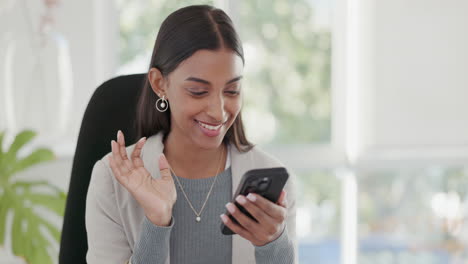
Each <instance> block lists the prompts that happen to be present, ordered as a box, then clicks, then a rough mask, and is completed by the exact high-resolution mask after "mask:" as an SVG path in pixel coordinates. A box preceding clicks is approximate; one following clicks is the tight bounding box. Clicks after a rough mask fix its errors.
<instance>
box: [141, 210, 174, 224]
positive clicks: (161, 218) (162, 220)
mask: <svg viewBox="0 0 468 264" xmlns="http://www.w3.org/2000/svg"><path fill="white" fill-rule="evenodd" d="M146 218H148V220H150V222H151V223H153V225H156V226H169V225H170V224H171V219H172V208H170V209H168V210H167V211H166V213H164V214H151V213H149V214H146Z"/></svg>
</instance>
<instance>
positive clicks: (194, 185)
mask: <svg viewBox="0 0 468 264" xmlns="http://www.w3.org/2000/svg"><path fill="white" fill-rule="evenodd" d="M228 165H229V157H228V160H227V162H226V166H228ZM175 177H177V176H175ZM178 179H179V181H180V183H181V184H182V186H183V188H184V190H185V193H186V194H187V196H188V198H189V199H190V201H191V203H192V205H193V207H194V208H195V210H196V211H197V212H199V210H200V209H201V207H202V205H203V202H204V201H205V199H206V195H207V193H208V191H209V189H210V187H211V184H212V183H213V180H214V177H210V178H205V179H186V178H182V177H178ZM175 184H176V189H177V201H176V203H175V205H174V208H173V211H172V212H173V217H172V220H171V224H170V226H168V227H160V226H155V225H154V224H152V223H151V222H150V221H149V220H148V219H147V218H146V217H145V218H144V220H143V223H142V230H141V235H140V238H139V241H138V242H137V244H136V245H135V249H134V252H133V256H132V259H131V263H132V264H142V263H165V261H166V259H167V257H168V256H167V252H170V260H171V263H229V264H230V263H231V257H232V236H225V235H223V234H222V233H221V229H220V225H221V222H222V221H221V218H220V217H219V216H220V214H222V213H225V212H226V209H225V207H224V206H225V204H226V203H228V202H230V201H231V199H232V191H231V189H232V178H231V167H230V166H229V167H228V168H227V169H225V170H224V171H223V172H221V173H220V174H219V175H218V179H217V181H216V183H215V186H214V187H213V191H212V193H211V195H210V198H209V199H208V201H207V203H206V205H205V209H204V210H203V212H202V214H201V221H200V222H197V221H196V220H195V218H196V215H195V213H194V212H193V211H192V209H191V208H190V206H189V204H188V202H187V201H186V199H185V197H184V195H183V193H182V191H181V190H180V187H179V185H178V183H177V181H175ZM285 230H286V229H285ZM168 247H169V250H168ZM255 258H256V263H258V264H260V263H293V261H294V249H293V245H292V243H291V241H290V240H289V239H288V237H287V231H284V232H283V234H282V235H281V236H280V237H279V238H278V239H276V240H275V241H273V242H271V243H269V244H267V245H264V246H262V247H255Z"/></svg>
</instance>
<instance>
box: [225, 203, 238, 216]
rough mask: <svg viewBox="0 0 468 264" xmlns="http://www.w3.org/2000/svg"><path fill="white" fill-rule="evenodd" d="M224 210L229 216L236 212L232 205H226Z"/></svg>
mask: <svg viewBox="0 0 468 264" xmlns="http://www.w3.org/2000/svg"><path fill="white" fill-rule="evenodd" d="M226 208H227V210H228V211H229V212H230V213H231V214H233V213H234V212H235V211H236V209H235V208H234V205H233V204H232V203H227V204H226Z"/></svg>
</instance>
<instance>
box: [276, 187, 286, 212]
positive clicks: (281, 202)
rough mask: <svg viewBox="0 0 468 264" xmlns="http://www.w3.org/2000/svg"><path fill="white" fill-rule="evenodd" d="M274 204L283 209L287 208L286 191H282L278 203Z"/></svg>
mask: <svg viewBox="0 0 468 264" xmlns="http://www.w3.org/2000/svg"><path fill="white" fill-rule="evenodd" d="M276 204H279V205H281V206H282V207H284V208H288V199H287V193H286V190H282V191H281V194H280V197H279V198H278V202H277V203H276Z"/></svg>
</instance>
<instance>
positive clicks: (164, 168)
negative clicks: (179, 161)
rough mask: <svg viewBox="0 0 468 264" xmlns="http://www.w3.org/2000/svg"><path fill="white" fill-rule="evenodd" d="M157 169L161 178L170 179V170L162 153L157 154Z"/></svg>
mask: <svg viewBox="0 0 468 264" xmlns="http://www.w3.org/2000/svg"><path fill="white" fill-rule="evenodd" d="M158 163H159V171H160V174H161V179H163V180H172V177H171V171H170V170H169V163H168V162H167V159H166V156H165V155H164V153H161V155H160V156H159V162H158Z"/></svg>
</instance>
